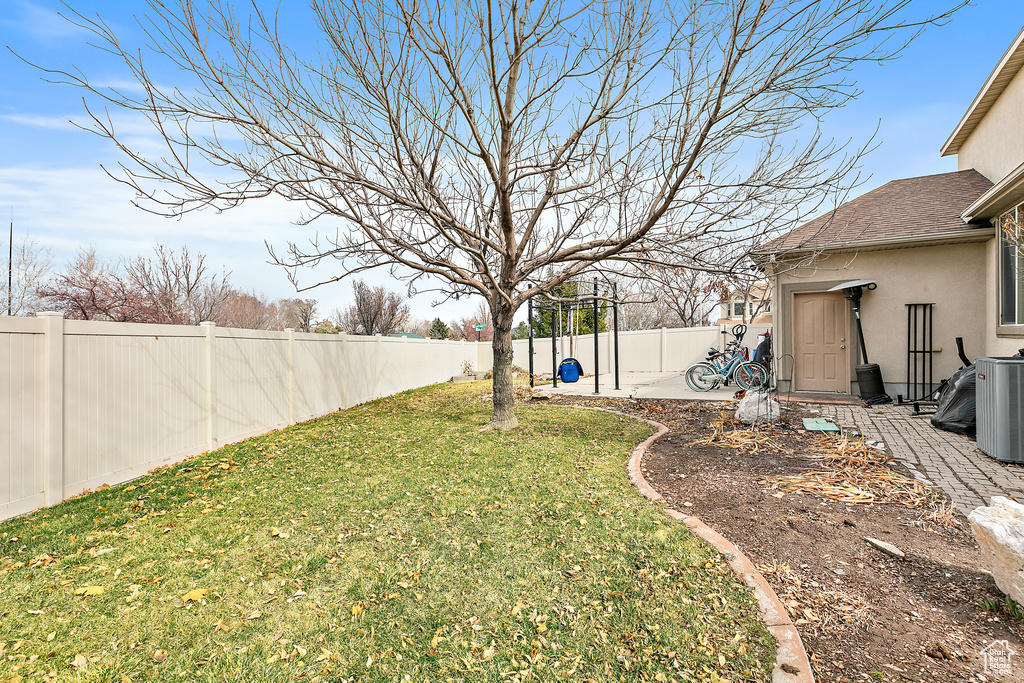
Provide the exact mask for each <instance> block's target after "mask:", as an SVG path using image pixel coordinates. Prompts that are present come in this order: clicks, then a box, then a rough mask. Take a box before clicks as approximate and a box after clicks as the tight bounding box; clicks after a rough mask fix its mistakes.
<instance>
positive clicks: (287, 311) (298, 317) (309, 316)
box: [275, 299, 317, 332]
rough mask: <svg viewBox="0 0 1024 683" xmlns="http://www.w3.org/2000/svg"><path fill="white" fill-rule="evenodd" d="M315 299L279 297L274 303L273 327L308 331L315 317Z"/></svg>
mask: <svg viewBox="0 0 1024 683" xmlns="http://www.w3.org/2000/svg"><path fill="white" fill-rule="evenodd" d="M316 307H317V301H316V299H281V300H280V301H278V302H277V304H276V312H277V316H276V317H277V320H276V324H275V329H279V330H286V329H293V330H298V331H299V332H309V331H311V330H312V329H313V322H314V320H315V319H316Z"/></svg>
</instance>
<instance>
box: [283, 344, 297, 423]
mask: <svg viewBox="0 0 1024 683" xmlns="http://www.w3.org/2000/svg"><path fill="white" fill-rule="evenodd" d="M285 332H287V333H288V350H287V358H288V379H287V381H288V424H290V425H293V424H295V328H294V327H287V328H285Z"/></svg>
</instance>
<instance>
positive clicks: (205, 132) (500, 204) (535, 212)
mask: <svg viewBox="0 0 1024 683" xmlns="http://www.w3.org/2000/svg"><path fill="white" fill-rule="evenodd" d="M951 2H959V0H951ZM200 4H201V6H197V5H200ZM149 5H150V7H151V8H152V10H153V12H152V14H151V16H150V17H149V18H148V20H147V22H145V23H143V28H144V29H145V30H146V33H147V35H148V39H149V41H148V42H149V45H147V46H142V47H141V48H137V47H135V46H124V45H122V43H121V41H120V39H119V37H118V36H117V35H116V34H115V32H114V29H112V28H111V27H110V26H108V25H106V24H104V23H103V22H102V21H99V20H90V19H88V18H86V17H83V16H81V15H77V16H78V18H77V21H78V22H79V23H81V25H83V26H85V27H86V28H88V29H90V30H91V31H93V32H94V33H95V34H96V36H97V38H98V39H99V41H100V42H101V44H102V47H103V48H105V49H107V50H109V51H110V52H112V53H113V54H115V55H117V56H118V57H119V58H120V59H121V60H123V63H124V65H125V66H126V67H127V69H128V70H129V71H130V72H131V74H132V75H133V76H134V77H135V79H136V80H137V81H138V84H139V85H140V86H141V91H139V93H138V94H135V93H136V90H134V89H128V88H125V89H122V90H117V89H110V88H106V87H104V86H100V85H98V84H97V85H94V84H93V83H91V82H90V81H89V80H88V78H87V77H86V76H83V75H82V74H81V73H80V72H78V71H73V70H67V71H63V72H57V73H61V74H62V75H63V77H64V78H65V79H66V80H67V81H69V82H71V83H73V84H76V85H79V86H82V87H84V88H86V89H87V90H89V91H91V93H93V94H95V95H98V96H99V97H101V98H103V99H105V100H106V102H109V103H112V104H113V105H116V106H117V107H121V108H126V109H129V110H133V111H135V112H138V113H140V114H142V115H144V116H146V117H148V118H149V120H150V121H151V122H152V123H153V125H154V128H155V130H156V132H157V133H158V135H159V136H161V137H162V138H163V140H164V142H165V143H166V146H167V149H166V150H165V151H164V152H163V153H162V154H161V155H154V156H150V155H148V154H146V153H145V152H143V151H142V150H141V149H140V148H135V149H133V148H132V146H131V145H132V141H131V137H130V135H128V134H125V135H122V134H121V133H120V132H119V131H117V130H115V128H114V125H113V123H112V118H111V117H109V116H107V115H106V114H105V113H104V112H100V111H96V113H95V115H94V116H93V124H94V128H95V130H96V132H98V133H99V134H101V135H105V136H108V137H109V138H111V139H112V140H113V141H114V142H115V143H116V144H117V146H118V147H119V148H120V149H121V150H122V152H124V153H125V154H126V155H127V157H128V162H127V163H126V166H125V169H124V171H123V172H119V173H118V175H117V177H118V178H119V179H120V180H121V181H123V182H125V183H127V184H128V185H130V186H132V187H133V188H135V190H137V191H138V192H139V193H140V194H139V196H140V197H142V198H143V200H144V201H143V203H144V205H145V206H146V208H148V209H149V210H152V211H157V212H162V213H166V214H169V215H179V214H181V213H183V212H186V211H190V210H193V209H202V208H208V207H216V208H218V209H223V208H231V207H234V206H237V205H239V204H241V203H243V202H245V201H247V200H250V199H256V198H261V197H265V196H268V195H271V194H276V195H278V196H281V197H284V198H286V199H288V200H294V201H297V202H300V203H301V205H302V206H303V208H304V213H303V214H302V217H301V219H300V220H299V222H300V223H308V222H309V221H313V220H315V219H317V218H319V217H322V216H329V217H331V218H332V220H334V221H336V222H340V223H342V224H343V225H344V226H345V230H344V231H342V232H341V233H340V234H339V236H338V237H337V238H336V239H318V238H314V239H312V240H311V241H310V242H309V243H305V244H300V243H298V242H295V243H291V244H290V245H289V248H288V251H287V253H284V254H280V255H279V256H275V258H278V259H279V262H280V263H282V264H283V265H286V266H288V267H290V268H298V267H301V266H305V265H311V264H318V263H321V262H322V261H323V259H324V258H327V257H333V258H337V259H339V260H341V261H342V262H343V264H342V266H341V268H340V270H341V274H339V275H338V276H337V277H334V278H330V280H337V279H341V278H342V277H346V276H348V275H351V274H353V273H359V272H361V271H363V270H365V269H368V268H375V267H386V268H389V269H390V270H391V272H392V273H393V275H395V276H396V277H401V278H412V279H413V280H414V283H413V284H419V285H420V286H422V285H423V283H428V282H434V283H436V282H440V283H441V285H440V287H441V289H442V290H443V291H444V292H446V293H447V294H448V295H451V296H462V295H466V294H469V293H475V294H479V295H481V296H483V297H484V299H485V300H486V301H487V302H488V306H489V307H490V309H491V315H492V319H493V329H494V341H493V349H494V387H493V415H492V419H491V423H490V424H491V426H492V427H495V428H501V429H506V428H511V427H514V426H515V425H516V424H517V421H516V418H515V416H514V413H513V404H514V395H513V384H512V376H511V368H512V344H511V330H512V319H513V315H514V314H515V313H516V311H517V309H518V308H519V307H520V306H521V305H522V304H523V303H525V302H526V300H527V299H529V298H531V297H535V296H538V295H542V294H544V293H546V292H549V291H551V290H552V289H554V288H556V287H558V285H560V284H561V283H563V282H566V281H568V280H571V279H572V278H575V277H577V276H579V275H580V274H581V273H584V272H587V271H592V270H594V269H597V268H601V267H605V266H612V267H613V266H614V265H615V264H616V263H617V262H630V263H633V264H664V263H668V264H672V265H675V266H681V267H685V268H694V269H698V270H700V269H705V270H720V269H722V268H725V267H726V266H725V265H723V264H719V263H714V262H712V261H711V260H710V259H709V254H712V253H718V251H719V250H720V247H721V246H722V245H723V244H731V245H733V246H744V247H756V246H758V245H760V244H762V243H763V242H764V241H765V239H767V238H769V237H770V236H772V235H774V234H778V233H779V231H781V230H784V229H787V228H788V227H790V226H791V225H792V224H793V223H794V222H796V221H802V220H803V219H804V215H803V213H802V210H803V209H805V208H807V207H810V208H811V210H816V209H817V207H818V206H819V205H820V204H821V203H822V202H823V201H825V200H827V199H828V198H830V197H832V196H834V195H835V194H836V193H837V192H841V191H842V189H843V188H844V187H846V186H848V184H849V182H850V180H849V178H850V176H851V173H852V171H853V170H854V169H855V168H856V163H857V157H858V154H859V152H857V151H856V150H852V151H850V150H847V149H846V148H845V147H844V146H843V145H837V144H835V143H834V142H832V141H828V140H823V139H822V137H821V136H820V134H818V133H816V132H815V128H814V126H815V123H816V120H817V119H819V118H821V117H822V116H824V115H826V114H827V113H828V112H829V111H830V110H833V109H836V108H838V107H841V106H843V105H844V104H846V103H847V102H848V101H849V100H850V99H851V98H853V97H854V96H856V94H857V90H856V87H855V84H854V83H853V82H851V80H849V78H848V77H847V76H846V74H847V73H848V71H849V70H850V68H851V67H852V66H854V65H855V64H856V63H857V62H862V61H870V62H878V61H882V60H886V59H890V58H893V57H894V56H896V55H897V54H898V53H899V52H900V51H901V50H902V49H903V47H905V45H906V44H907V43H908V42H909V40H910V39H911V38H912V37H913V36H914V35H915V31H916V30H917V29H920V28H921V27H923V26H925V25H926V24H928V23H936V22H938V21H941V20H944V19H945V18H947V17H948V16H949V15H950V12H949V11H945V12H942V13H940V14H937V15H933V16H930V17H922V18H920V19H907V18H906V17H907V14H908V11H909V10H908V8H909V7H910V0H878V1H877V2H868V1H867V0H818V1H814V2H810V1H808V2H799V3H797V2H791V1H789V0H761V1H760V2H754V1H752V0H727V1H722V0H694V1H693V2H688V3H679V2H675V1H673V0H623V1H621V2H613V1H611V0H608V1H603V0H592V1H589V2H581V3H562V2H544V3H539V2H538V3H530V2H523V3H518V2H506V1H502V0H495V1H488V2H483V1H482V0H467V1H466V2H459V3H453V4H450V5H437V4H433V3H427V2H420V1H419V0H313V2H312V8H313V11H314V13H315V16H316V21H317V24H318V25H317V27H316V28H317V29H319V34H318V35H319V38H320V42H319V44H318V45H317V49H311V50H306V49H305V48H304V46H295V45H292V46H289V45H287V44H286V41H285V40H284V39H283V38H282V37H281V36H279V35H278V34H277V33H276V26H277V23H276V22H275V21H274V20H273V18H268V17H265V16H264V15H262V14H261V13H260V11H259V10H258V9H255V8H254V9H252V10H251V11H250V12H249V16H245V14H244V13H240V12H238V11H237V9H236V8H234V7H232V6H231V5H230V4H229V2H227V0H225V1H223V2H213V3H197V2H194V0H176V1H173V2H172V1H171V0H149ZM305 35H306V36H313V31H312V30H310V31H308V32H307V33H306V34H305ZM151 61H152V62H153V63H152V64H151ZM161 66H170V67H172V68H174V69H177V70H179V73H181V74H183V76H182V77H183V79H185V80H183V81H182V83H180V84H175V83H170V82H168V81H165V80H163V79H160V80H159V81H157V80H155V79H153V78H151V77H150V74H151V73H156V72H157V71H156V70H155V69H159V68H160V67H161ZM94 110H95V109H94ZM199 159H202V160H203V161H204V162H205V163H199V162H197V160H199ZM160 183H170V185H171V186H172V187H171V189H170V190H168V191H166V192H163V191H158V190H156V189H154V187H155V186H158V185H159V184H160ZM292 273H293V277H295V271H294V270H293V271H292ZM410 286H412V285H410Z"/></svg>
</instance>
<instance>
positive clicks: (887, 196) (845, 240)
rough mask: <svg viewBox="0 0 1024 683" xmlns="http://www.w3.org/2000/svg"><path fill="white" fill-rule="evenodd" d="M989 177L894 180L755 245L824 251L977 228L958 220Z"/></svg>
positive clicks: (777, 249) (947, 175)
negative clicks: (766, 242) (763, 242)
mask: <svg viewBox="0 0 1024 683" xmlns="http://www.w3.org/2000/svg"><path fill="white" fill-rule="evenodd" d="M991 187H992V181H990V180H989V179H988V178H986V177H985V176H983V175H981V174H980V173H978V172H977V171H975V170H974V169H969V170H967V171H955V172H953V173H939V174H938V175H926V176H920V177H918V178H902V179H900V180H893V181H891V182H888V183H886V184H885V185H882V186H881V187H879V188H877V189H875V190H872V191H871V192H868V193H866V194H863V195H861V196H860V197H857V198H856V199H853V200H850V201H848V202H846V203H845V204H843V205H841V206H840V207H838V208H837V209H836V210H835V211H830V212H828V213H826V214H824V215H822V216H818V217H817V218H815V219H814V220H812V221H810V222H809V223H805V224H803V225H801V226H800V227H799V228H796V229H795V230H792V231H790V232H788V233H786V234H785V235H782V236H781V237H778V238H776V239H774V240H772V241H771V242H769V243H768V244H767V245H765V246H764V247H762V248H761V249H759V250H758V251H760V252H769V253H770V252H780V251H789V250H800V249H805V248H807V249H827V248H829V247H838V246H849V245H856V244H858V243H863V242H872V241H875V240H884V239H899V238H908V239H911V238H922V237H931V236H941V235H942V234H943V233H953V232H962V231H964V230H969V229H971V228H976V227H981V226H976V225H968V224H966V223H964V221H963V219H962V218H960V214H962V213H963V211H964V209H966V208H967V207H968V206H970V205H971V204H972V203H974V201H975V200H976V199H978V198H979V197H981V195H983V194H984V193H985V192H986V191H987V190H988V189H989V188H991Z"/></svg>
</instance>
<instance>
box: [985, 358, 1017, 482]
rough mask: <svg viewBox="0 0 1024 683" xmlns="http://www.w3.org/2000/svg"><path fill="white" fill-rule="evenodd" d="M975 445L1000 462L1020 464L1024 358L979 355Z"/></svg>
mask: <svg viewBox="0 0 1024 683" xmlns="http://www.w3.org/2000/svg"><path fill="white" fill-rule="evenodd" d="M975 367H976V368H977V370H978V383H977V393H976V401H977V414H978V436H977V438H978V448H980V449H981V450H982V451H983V452H984V453H985V454H986V455H989V456H991V457H993V458H995V459H996V460H1001V461H1003V462H1020V463H1024V358H1020V357H1016V358H979V359H977V360H976V361H975Z"/></svg>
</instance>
